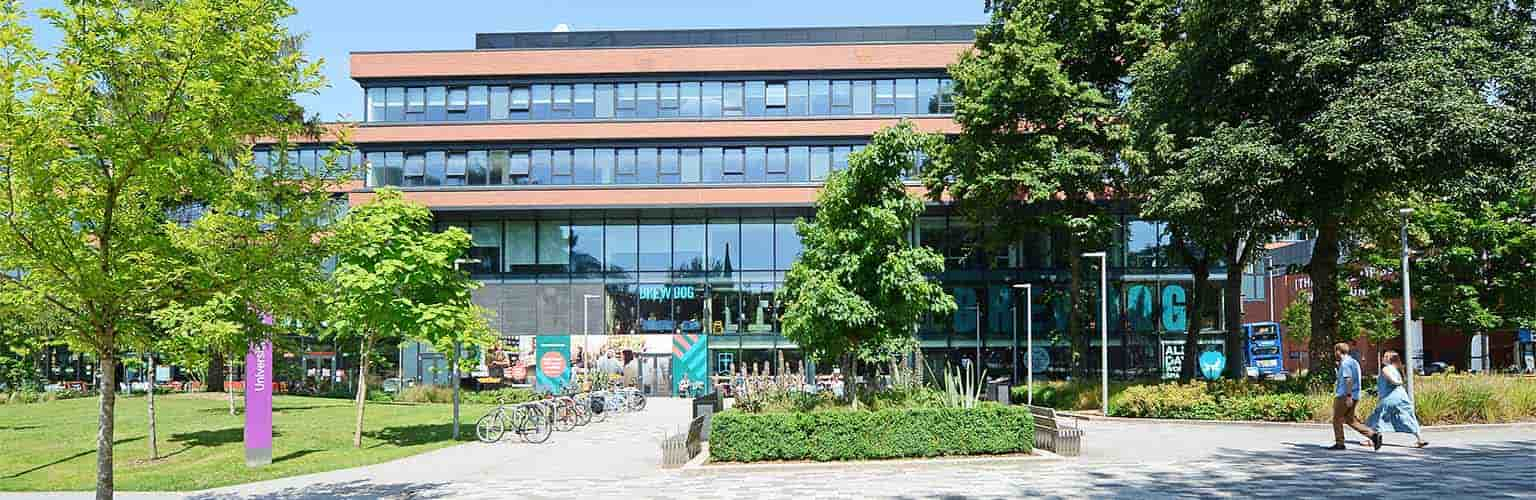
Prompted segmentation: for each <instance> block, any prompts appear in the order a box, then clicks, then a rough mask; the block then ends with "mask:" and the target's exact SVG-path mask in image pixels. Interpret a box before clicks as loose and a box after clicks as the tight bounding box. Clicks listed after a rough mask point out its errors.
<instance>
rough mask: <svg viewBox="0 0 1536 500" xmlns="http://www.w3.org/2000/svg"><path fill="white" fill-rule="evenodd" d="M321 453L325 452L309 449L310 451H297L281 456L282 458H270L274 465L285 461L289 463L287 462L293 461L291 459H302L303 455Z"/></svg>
mask: <svg viewBox="0 0 1536 500" xmlns="http://www.w3.org/2000/svg"><path fill="white" fill-rule="evenodd" d="M322 451H325V450H318V449H314V448H310V449H307V450H298V451H295V452H293V453H289V454H287V455H283V456H280V457H272V463H274V464H275V463H278V462H286V461H289V460H293V459H296V458H300V457H303V456H304V455H309V454H311V453H320V452H322Z"/></svg>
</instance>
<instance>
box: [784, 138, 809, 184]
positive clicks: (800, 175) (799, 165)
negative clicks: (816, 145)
mask: <svg viewBox="0 0 1536 500" xmlns="http://www.w3.org/2000/svg"><path fill="white" fill-rule="evenodd" d="M788 174H789V181H790V182H806V181H809V180H811V148H809V147H807V146H793V147H791V148H789V172H788Z"/></svg>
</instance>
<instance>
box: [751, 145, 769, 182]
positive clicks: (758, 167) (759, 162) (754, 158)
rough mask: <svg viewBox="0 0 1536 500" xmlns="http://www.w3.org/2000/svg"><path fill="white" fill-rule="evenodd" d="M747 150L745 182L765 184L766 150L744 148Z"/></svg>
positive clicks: (766, 170) (766, 171)
mask: <svg viewBox="0 0 1536 500" xmlns="http://www.w3.org/2000/svg"><path fill="white" fill-rule="evenodd" d="M746 150H747V178H746V181H747V182H765V181H767V180H768V150H767V149H765V148H763V147H762V146H754V147H749V148H746Z"/></svg>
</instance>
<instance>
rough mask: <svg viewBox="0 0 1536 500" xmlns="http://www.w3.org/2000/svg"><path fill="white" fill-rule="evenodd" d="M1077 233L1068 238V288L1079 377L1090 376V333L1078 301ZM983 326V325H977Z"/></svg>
mask: <svg viewBox="0 0 1536 500" xmlns="http://www.w3.org/2000/svg"><path fill="white" fill-rule="evenodd" d="M1079 248H1080V247H1079V245H1078V242H1077V236H1076V235H1069V236H1068V238H1067V267H1068V268H1069V270H1070V271H1071V280H1070V284H1069V285H1068V286H1069V288H1068V289H1067V301H1068V304H1069V306H1068V310H1067V332H1069V333H1068V338H1069V339H1071V342H1072V359H1071V361H1070V365H1071V367H1072V368H1071V370H1072V373H1074V374H1076V375H1077V377H1078V378H1083V377H1087V376H1088V365H1087V363H1086V359H1085V358H1086V357H1087V352H1088V333H1087V332H1084V331H1083V321H1082V318H1083V314H1082V311H1081V310H1079V309H1078V306H1080V305H1081V304H1079V302H1078V301H1080V300H1082V296H1083V256H1082V255H1081V252H1079ZM976 327H977V328H981V325H977V326H976Z"/></svg>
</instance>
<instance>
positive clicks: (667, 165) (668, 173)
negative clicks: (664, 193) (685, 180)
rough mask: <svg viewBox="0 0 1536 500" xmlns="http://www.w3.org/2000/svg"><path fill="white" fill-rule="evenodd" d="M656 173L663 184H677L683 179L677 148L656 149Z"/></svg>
mask: <svg viewBox="0 0 1536 500" xmlns="http://www.w3.org/2000/svg"><path fill="white" fill-rule="evenodd" d="M656 156H657V160H656V173H657V175H658V176H659V177H660V179H659V181H660V182H661V183H662V184H676V183H678V182H680V181H681V180H682V179H681V178H680V177H681V174H682V164H681V162H680V161H679V160H678V158H677V149H676V148H661V149H659V150H657V151H656Z"/></svg>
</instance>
